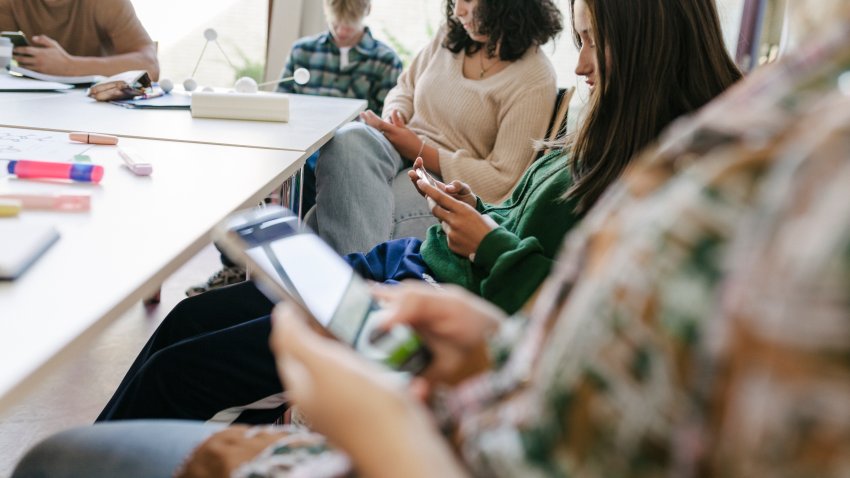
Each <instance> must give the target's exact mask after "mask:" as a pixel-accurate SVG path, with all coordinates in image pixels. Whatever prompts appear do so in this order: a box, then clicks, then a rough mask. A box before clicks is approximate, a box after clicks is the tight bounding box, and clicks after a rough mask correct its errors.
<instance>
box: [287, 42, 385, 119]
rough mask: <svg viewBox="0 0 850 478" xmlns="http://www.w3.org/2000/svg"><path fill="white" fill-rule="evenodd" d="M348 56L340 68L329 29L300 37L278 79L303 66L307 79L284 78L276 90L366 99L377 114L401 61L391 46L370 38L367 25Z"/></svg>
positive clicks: (379, 112)
mask: <svg viewBox="0 0 850 478" xmlns="http://www.w3.org/2000/svg"><path fill="white" fill-rule="evenodd" d="M348 59H349V63H348V65H346V66H345V68H342V67H341V66H340V65H341V63H340V51H339V47H338V46H336V43H334V42H333V37H332V36H331V33H330V32H325V33H322V34H319V35H316V36H312V37H306V38H302V39H300V40H298V41H297V42H295V45H293V46H292V51H291V52H290V54H289V59H288V60H287V61H286V66H285V67H284V69H283V75H282V77H281V78H288V77H291V76H292V74H293V72H294V71H295V70H297V69H298V68H305V69H307V70H308V71H309V72H310V81H309V82H308V83H307V84H305V85H299V84H297V83H295V82H294V81H287V82H285V83H281V84H280V85H279V86H278V91H280V92H282V93H297V94H304V95H318V96H334V97H338V98H358V99H362V100H367V101H368V102H369V106H368V107H369V109H370V110H372V111H374V112H375V113H376V114H378V115H380V114H381V110H383V108H384V98H386V97H387V93H388V92H389V91H390V90H391V89H392V88H393V87H394V86H395V84H396V81H397V80H398V77H399V75H400V74H401V70H402V64H401V60H400V59H399V57H398V55H396V52H395V51H393V49H392V48H390V47H389V46H387V45H386V44H384V43H382V42H380V41H378V40H375V38H374V37H372V33H371V31H369V27H366V31H365V33H364V34H363V38H362V39H361V40H360V43H358V44H357V45H355V46H354V47H352V48H351V51H350V52H349V55H348Z"/></svg>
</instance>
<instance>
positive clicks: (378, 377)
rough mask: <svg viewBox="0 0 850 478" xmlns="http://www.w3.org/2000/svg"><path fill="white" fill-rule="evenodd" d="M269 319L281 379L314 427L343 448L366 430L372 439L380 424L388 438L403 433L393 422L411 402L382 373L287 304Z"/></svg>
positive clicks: (379, 368)
mask: <svg viewBox="0 0 850 478" xmlns="http://www.w3.org/2000/svg"><path fill="white" fill-rule="evenodd" d="M273 316H274V319H273V331H272V336H271V348H272V351H273V352H274V354H275V357H276V359H277V365H278V371H279V372H280V375H281V380H283V383H285V384H286V389H287V392H288V393H289V397H290V399H291V400H292V402H293V403H295V404H296V405H298V406H299V407H300V410H301V411H302V412H303V413H304V414H305V416H306V417H307V419H308V420H309V421H310V424H311V426H312V427H314V428H315V429H316V430H317V431H319V432H322V433H324V434H326V435H327V436H328V437H329V438H330V439H331V440H332V441H333V442H335V443H337V444H338V445H340V446H341V447H342V448H343V449H345V450H349V447H352V446H353V447H357V446H362V445H359V442H362V441H363V440H362V438H363V435H362V434H363V433H364V431H365V430H370V432H369V433H370V436H371V435H373V434H374V432H375V429H376V426H377V425H378V424H382V428H384V430H385V431H386V432H388V433H389V434H391V435H392V434H395V433H406V432H404V430H403V426H399V427H398V428H396V426H397V424H396V422H394V419H399V421H403V420H401V419H400V417H403V416H404V415H405V413H406V410H407V408H408V407H409V403H412V402H413V401H412V400H410V398H411V397H409V396H408V395H407V394H406V393H405V391H404V388H403V387H402V385H401V384H400V383H399V382H398V381H396V380H393V379H391V378H390V376H389V375H388V372H387V370H386V369H383V368H381V367H380V366H378V365H377V364H375V363H372V362H368V361H366V360H365V359H364V358H362V357H361V356H359V355H358V354H357V353H355V352H354V350H352V349H351V348H349V347H347V346H345V345H343V344H342V343H340V342H336V341H334V340H332V339H328V338H325V337H322V336H320V335H319V334H317V333H316V332H315V331H314V330H312V329H311V328H310V327H309V326H308V325H307V324H306V323H305V321H307V320H308V319H307V318H305V317H304V316H303V313H302V312H301V311H300V310H299V309H297V308H295V307H293V306H291V305H289V304H286V303H282V304H280V305H279V306H277V307H276V308H275V310H274V312H273ZM341 404H344V406H341ZM384 425H385V426H384Z"/></svg>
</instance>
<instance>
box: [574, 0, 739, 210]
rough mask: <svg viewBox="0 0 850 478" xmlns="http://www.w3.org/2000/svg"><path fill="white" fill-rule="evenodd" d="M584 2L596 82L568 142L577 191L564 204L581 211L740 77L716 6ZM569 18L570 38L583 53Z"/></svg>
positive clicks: (696, 0) (678, 0) (681, 0)
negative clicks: (572, 201)
mask: <svg viewBox="0 0 850 478" xmlns="http://www.w3.org/2000/svg"><path fill="white" fill-rule="evenodd" d="M575 1H576V0H570V7H571V8H570V10H571V12H573V10H574V5H575ZM585 2H586V4H587V7H588V10H589V11H590V17H591V23H592V29H593V35H594V40H595V42H596V55H597V61H598V76H599V79H598V82H597V85H596V87H595V88H594V91H593V93H592V94H591V97H590V102H589V105H588V113H587V116H586V118H585V120H584V121H583V122H582V124H581V126H580V127H579V128H578V130H577V131H576V133H575V135H574V136H572V138H571V141H570V142H571V144H572V155H571V158H572V160H571V163H570V168H571V172H572V175H573V180H574V184H573V186H572V187H571V188H570V190H569V191H568V192H567V198H576V199H577V200H578V209H579V211H586V210H587V209H589V208H590V207H591V206H593V204H594V203H595V202H596V200H597V199H598V198H599V196H601V195H602V193H603V192H604V191H605V189H606V188H607V187H608V186H609V185H610V184H611V183H613V182H614V181H615V180H616V179H617V178H618V177H619V176H620V174H621V173H622V172H623V170H624V169H625V168H626V166H627V165H628V163H629V161H630V160H631V158H632V156H634V155H635V154H636V153H638V152H639V151H640V150H641V149H643V148H644V147H646V146H647V145H648V144H649V143H650V142H651V141H652V140H653V139H655V138H656V137H657V136H658V135H659V133H661V130H663V129H664V128H665V127H666V126H667V125H668V124H670V122H672V121H673V120H674V119H676V118H677V117H679V116H681V115H683V114H686V113H688V112H691V111H693V110H695V109H697V108H699V107H700V106H702V105H704V104H705V103H707V102H708V101H710V100H711V99H712V98H714V97H715V96H717V95H718V94H719V93H721V92H722V91H723V90H724V89H726V88H727V87H728V86H730V85H731V84H732V83H734V82H735V81H736V80H738V79H739V78H740V77H741V73H740V71H739V70H738V68H737V67H736V66H735V63H734V62H733V61H732V59H731V58H730V57H729V54H728V52H727V51H726V48H725V46H724V43H723V34H722V32H721V29H720V20H719V17H718V14H717V8H716V6H715V3H714V0H585ZM574 17H575V15H574V12H573V16H572V18H573V22H572V23H573V33H574V35H573V38H574V41H575V42H576V45H577V46H581V38H580V37H579V36H578V34H577V33H576V32H575V19H574Z"/></svg>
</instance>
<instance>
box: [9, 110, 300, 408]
mask: <svg viewBox="0 0 850 478" xmlns="http://www.w3.org/2000/svg"><path fill="white" fill-rule="evenodd" d="M37 102H38V101H37V100H34V101H32V102H31V103H33V104H35V103H37ZM0 110H5V108H0ZM128 113H129V112H128ZM133 113H135V112H133ZM42 118H44V119H45V120H47V119H48V114H45V112H44V110H42ZM2 130H4V129H2V128H0V131H2ZM6 131H8V130H7V129H6ZM60 136H64V134H63V135H60ZM121 145H122V146H129V147H132V148H134V149H135V150H137V151H139V152H140V153H141V154H142V155H143V156H144V157H145V159H146V160H148V161H149V162H151V163H153V165H154V173H153V175H152V176H150V177H147V178H145V177H137V176H133V175H132V174H131V173H130V172H129V171H128V170H126V169H125V168H124V167H122V166H121V165H120V164H121V161H120V159H119V157H118V154H117V151H116V149H115V147H113V146H97V147H93V148H92V149H90V150H89V151H88V152H87V154H88V155H89V156H91V158H92V160H93V162H94V163H96V164H102V165H103V166H104V168H105V175H104V178H103V181H102V182H101V184H100V185H87V184H56V183H53V184H50V183H47V182H35V181H23V180H16V179H14V178H8V177H5V178H0V192H12V193H15V192H18V193H40V192H50V193H91V195H92V210H91V211H90V212H88V213H76V214H69V213H53V212H26V211H25V212H24V213H23V214H22V215H21V216H20V217H19V218H16V219H0V220H3V221H26V222H33V223H46V224H53V225H56V226H57V227H58V229H59V230H60V233H61V238H60V239H59V241H58V242H57V243H56V244H54V245H53V246H52V247H51V248H50V249H49V250H48V251H47V253H46V254H45V255H44V256H42V257H41V258H40V259H39V260H38V261H37V262H36V263H35V264H34V265H33V266H32V267H31V268H30V269H29V270H28V271H27V272H26V273H24V275H23V276H21V277H20V278H18V279H17V280H15V281H12V282H0V327H1V328H0V409H3V408H4V407H6V406H8V405H9V404H11V403H13V402H14V401H15V400H17V399H18V398H21V397H23V396H24V394H25V393H26V392H27V390H28V388H29V387H30V386H32V385H34V384H35V383H36V382H38V381H39V380H40V379H41V378H42V377H44V374H46V373H49V372H50V370H51V369H52V366H53V365H55V364H58V363H60V362H61V361H63V360H64V359H65V358H67V357H69V356H70V355H71V354H74V353H76V352H77V351H80V350H82V347H85V346H86V344H87V343H88V342H89V341H90V339H92V338H94V337H96V336H97V334H99V333H100V332H101V331H102V330H104V329H105V328H106V327H107V325H109V324H110V323H111V322H112V321H113V320H114V319H116V318H117V317H119V316H120V315H121V314H122V313H123V312H124V311H125V310H127V308H128V307H129V306H130V305H132V304H134V303H137V302H138V301H139V300H140V299H142V298H143V297H146V296H147V295H149V294H150V293H151V292H153V291H154V290H156V289H157V288H158V287H159V284H160V283H161V282H162V281H163V280H165V279H166V278H167V277H168V276H169V275H170V274H171V273H173V272H174V271H175V270H176V269H177V268H178V267H179V266H180V265H181V264H183V263H184V262H185V261H186V260H188V259H189V258H191V257H192V256H194V255H195V254H196V253H197V252H198V251H199V250H200V249H201V248H202V247H203V246H205V245H206V244H208V242H209V232H210V230H211V228H212V227H213V226H214V225H215V224H216V223H217V222H218V221H220V220H221V219H222V218H223V217H224V216H225V215H227V214H229V213H231V212H232V211H234V210H237V209H240V208H244V207H249V206H251V205H254V204H257V202H259V201H260V200H261V198H262V197H264V196H265V195H266V194H267V193H268V191H270V190H271V189H273V188H274V187H275V186H276V185H279V184H280V183H281V182H282V181H283V180H284V179H285V178H287V177H289V176H291V175H292V174H293V173H294V172H295V171H296V170H297V169H298V168H299V167H300V166H301V164H302V163H303V161H304V159H305V158H306V156H307V153H305V152H293V151H280V150H269V149H259V148H239V147H225V146H211V145H203V144H192V143H185V142H165V141H152V140H138V139H123V138H122V139H121ZM39 159H41V158H39Z"/></svg>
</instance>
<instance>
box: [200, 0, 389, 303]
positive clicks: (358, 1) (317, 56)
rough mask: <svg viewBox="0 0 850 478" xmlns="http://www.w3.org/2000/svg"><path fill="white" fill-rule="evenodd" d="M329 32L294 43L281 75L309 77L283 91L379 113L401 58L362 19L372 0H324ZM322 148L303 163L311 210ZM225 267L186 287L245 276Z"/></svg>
mask: <svg viewBox="0 0 850 478" xmlns="http://www.w3.org/2000/svg"><path fill="white" fill-rule="evenodd" d="M323 4H324V10H325V18H327V19H328V31H327V32H325V33H322V34H319V35H316V36H312V37H306V38H302V39H300V40H298V41H297V42H295V45H293V46H292V51H291V52H290V53H289V58H288V59H287V61H286V66H285V67H284V69H283V74H282V75H281V78H290V77H292V75H293V74H294V72H295V70H297V69H299V68H304V69H306V70H308V71H309V72H310V81H309V82H308V83H307V84H305V85H299V84H298V83H295V82H294V81H287V82H284V83H280V84H279V85H278V87H277V90H278V91H279V92H281V93H296V94H305V95H317V96H334V97H338V98H359V99H362V100H367V101H368V103H369V104H368V107H369V109H370V110H372V111H375V112H377V113H378V114H380V112H381V111H382V110H383V107H384V98H386V96H387V93H388V92H389V91H390V89H392V88H393V87H394V86H395V85H396V82H397V81H398V76H399V75H400V74H401V69H402V65H401V59H399V57H398V55H396V53H395V51H393V49H392V48H390V47H389V46H387V45H386V44H384V43H383V42H380V41H378V40H375V39H374V38H373V37H372V32H371V31H370V30H369V27H368V26H366V25H365V24H364V19H365V18H366V17H367V16H368V15H369V11H370V10H371V8H372V2H371V0H323ZM318 158H319V152H316V153H315V154H313V155H312V156H310V157H309V158H307V162H306V164H305V166H304V182H303V183H302V185H301V186H302V188H303V194H302V200H303V202H302V203H301V205H300V207H301V209H302V210H303V211H305V212H306V211H307V210H309V209H310V208H311V207H312V206H313V205H314V204H315V203H316V173H315V169H316V161H317V160H318ZM221 262H222V264H223V265H224V268H223V269H221V270H219V271H217V272H216V273H215V274H213V275H212V276H211V277H210V278H209V279H207V281H206V282H204V283H201V284H198V285H194V286H192V287H190V288H189V289H187V290H186V295H187V296H189V297H192V296H194V295H198V294H200V293H203V292H206V291H208V290H210V289H214V288H216V287H222V286H226V285H230V284H235V283H237V282H242V281H244V280H245V269H244V268H243V267H241V266H238V265H236V264H234V263H233V262H231V261H230V260H229V259H228V258H227V256H225V255H223V254H222V256H221Z"/></svg>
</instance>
